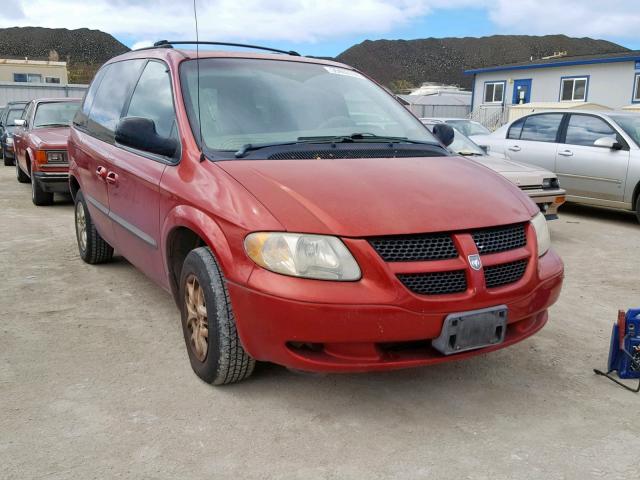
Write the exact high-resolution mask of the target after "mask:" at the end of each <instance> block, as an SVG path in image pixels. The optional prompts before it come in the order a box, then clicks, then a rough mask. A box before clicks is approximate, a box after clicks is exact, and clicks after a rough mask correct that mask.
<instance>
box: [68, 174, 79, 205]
mask: <svg viewBox="0 0 640 480" xmlns="http://www.w3.org/2000/svg"><path fill="white" fill-rule="evenodd" d="M79 191H80V182H78V179H77V178H76V177H75V176H74V175H69V192H70V193H71V198H72V199H73V201H74V202H75V201H76V194H77V193H78V192H79Z"/></svg>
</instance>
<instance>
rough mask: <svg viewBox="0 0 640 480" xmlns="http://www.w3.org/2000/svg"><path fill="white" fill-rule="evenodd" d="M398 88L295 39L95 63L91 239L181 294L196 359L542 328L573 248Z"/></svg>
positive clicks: (84, 185)
mask: <svg viewBox="0 0 640 480" xmlns="http://www.w3.org/2000/svg"><path fill="white" fill-rule="evenodd" d="M450 133H451V132H450V129H448V128H445V127H443V128H442V129H439V130H438V131H437V132H435V135H437V137H436V136H434V134H431V133H430V132H429V131H428V130H427V129H426V128H425V127H424V126H423V125H422V124H421V123H420V121H419V120H418V119H417V118H415V117H414V116H413V115H412V114H411V113H409V111H407V110H406V109H405V108H404V107H403V106H402V105H401V104H400V103H398V101H397V100H396V99H395V98H394V97H393V96H392V95H390V94H388V93H387V92H386V91H385V90H384V88H382V87H381V86H379V85H378V84H376V83H375V82H373V81H372V80H370V79H369V78H367V77H366V76H365V75H363V74H361V73H359V72H358V71H356V70H354V69H353V68H350V67H348V66H346V65H342V64H339V63H335V62H330V61H324V60H319V59H315V58H305V57H301V56H298V55H297V54H295V52H281V53H269V54H257V53H243V52H228V51H227V52H213V51H205V52H203V51H201V52H200V54H199V56H197V54H196V53H195V52H192V51H187V50H182V49H177V48H174V46H173V45H172V44H169V43H167V42H160V43H159V44H157V45H156V47H155V48H150V49H143V50H138V51H133V52H130V53H127V54H125V55H122V56H119V57H116V58H114V59H112V60H111V61H109V62H108V63H107V64H105V65H104V66H103V67H102V68H101V69H100V71H99V72H98V73H97V75H96V77H95V79H94V80H93V82H92V84H91V87H90V88H89V90H88V92H87V94H86V97H85V99H84V102H83V104H82V107H81V109H80V111H79V112H78V114H77V115H76V117H75V119H74V121H73V128H72V131H71V135H70V138H69V159H70V189H71V192H72V195H73V197H74V199H75V225H76V233H77V240H78V246H79V250H80V256H81V257H82V259H83V260H84V261H86V262H88V263H91V264H97V263H101V262H106V261H108V260H110V259H111V257H112V255H113V251H114V248H115V249H116V250H117V251H118V252H119V253H120V254H121V255H123V256H124V257H126V258H127V259H128V260H129V261H130V262H131V263H132V264H134V265H135V266H136V267H137V268H139V269H140V270H141V271H143V272H144V273H145V274H146V275H148V276H149V277H150V278H151V279H153V280H154V281H155V282H156V283H157V284H158V285H160V286H161V287H162V288H164V289H165V290H167V291H170V292H171V293H172V294H173V296H174V298H175V301H176V303H177V305H178V307H179V308H180V311H181V316H182V326H183V331H184V338H185V341H186V345H187V350H188V354H189V359H190V361H191V365H192V367H193V369H194V371H195V372H196V374H197V375H198V376H199V377H200V378H202V379H203V380H205V381H207V382H210V383H214V384H224V383H232V382H236V381H239V380H242V379H243V378H246V377H247V376H249V375H250V374H251V372H252V371H253V368H254V364H255V361H256V360H261V361H269V362H275V363H278V364H281V365H285V366H287V367H291V368H295V369H299V370H308V371H322V372H353V371H369V370H385V369H395V368H404V367H413V366H419V365H428V364H434V363H438V362H444V361H448V360H454V359H461V358H466V357H469V356H471V355H476V354H479V353H484V352H489V351H492V350H496V349H499V348H502V347H506V346H508V345H511V344H513V343H516V342H518V341H520V340H522V339H524V338H526V337H528V336H530V335H532V334H534V333H535V332H537V331H538V330H540V329H541V328H542V327H543V326H544V324H545V323H546V322H547V309H548V308H549V306H550V305H552V304H553V303H554V302H555V301H556V299H557V298H558V295H559V293H560V289H561V285H562V279H563V265H562V262H561V260H560V258H559V257H558V256H557V255H556V253H554V251H553V250H551V249H550V238H549V232H548V230H547V225H546V221H545V219H544V217H543V216H542V214H541V213H540V211H539V209H538V208H537V207H536V205H535V204H534V203H533V202H532V201H531V200H530V199H529V198H528V197H527V196H526V195H525V194H523V193H522V192H521V191H520V190H519V189H518V188H517V187H516V186H514V185H513V184H511V183H510V182H509V181H507V180H505V179H504V178H502V177H501V176H499V175H497V174H495V173H494V172H492V171H491V170H489V169H488V168H485V167H483V166H480V165H478V164H477V163H475V162H472V161H469V160H466V159H464V158H460V157H457V156H452V155H451V154H450V153H449V152H448V151H447V150H446V149H445V148H444V145H445V144H447V143H448V142H450V141H451V136H450Z"/></svg>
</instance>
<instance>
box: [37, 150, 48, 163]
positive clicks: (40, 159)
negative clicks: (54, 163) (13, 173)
mask: <svg viewBox="0 0 640 480" xmlns="http://www.w3.org/2000/svg"><path fill="white" fill-rule="evenodd" d="M36 163H37V164H38V165H43V164H45V163H47V152H45V151H44V150H36Z"/></svg>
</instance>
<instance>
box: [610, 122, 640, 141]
mask: <svg viewBox="0 0 640 480" xmlns="http://www.w3.org/2000/svg"><path fill="white" fill-rule="evenodd" d="M610 117H611V118H612V119H613V120H615V122H616V123H617V124H618V125H620V127H621V128H622V129H623V130H624V131H625V133H626V134H627V135H629V136H630V137H631V138H632V139H633V141H634V142H636V145H637V146H638V147H640V115H638V116H635V115H610Z"/></svg>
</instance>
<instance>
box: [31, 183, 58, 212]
mask: <svg viewBox="0 0 640 480" xmlns="http://www.w3.org/2000/svg"><path fill="white" fill-rule="evenodd" d="M31 201H32V202H33V204H34V205H36V206H38V207H42V206H45V205H51V204H52V203H53V193H51V192H45V191H44V190H43V189H42V187H41V186H40V182H38V180H36V179H35V178H32V179H31Z"/></svg>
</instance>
